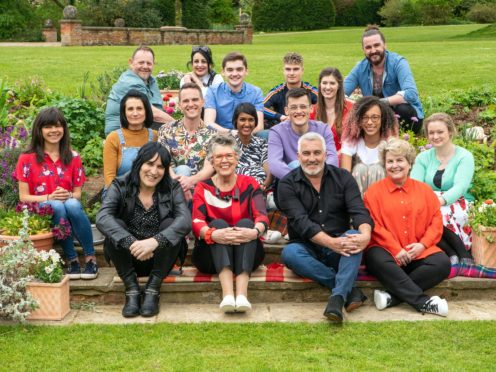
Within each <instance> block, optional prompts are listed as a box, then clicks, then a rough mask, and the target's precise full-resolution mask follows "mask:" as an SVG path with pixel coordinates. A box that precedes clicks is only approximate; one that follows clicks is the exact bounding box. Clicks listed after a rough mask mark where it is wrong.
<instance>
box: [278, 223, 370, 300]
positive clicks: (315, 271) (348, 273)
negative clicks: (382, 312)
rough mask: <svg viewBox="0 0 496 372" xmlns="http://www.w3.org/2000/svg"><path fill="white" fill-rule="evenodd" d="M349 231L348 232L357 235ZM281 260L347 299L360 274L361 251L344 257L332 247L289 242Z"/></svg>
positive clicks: (303, 275)
mask: <svg viewBox="0 0 496 372" xmlns="http://www.w3.org/2000/svg"><path fill="white" fill-rule="evenodd" d="M357 233H358V231H356V230H348V231H346V232H345V233H344V234H343V235H342V236H344V235H346V234H357ZM281 257H282V261H283V262H284V264H285V265H286V266H287V267H289V268H290V269H291V270H293V271H294V272H295V273H296V274H298V275H300V276H302V277H304V278H308V279H312V280H313V281H315V282H317V283H319V284H320V285H323V286H324V287H327V288H329V290H331V296H335V295H340V296H342V297H343V299H344V300H346V299H347V298H348V294H349V293H350V292H351V289H352V288H353V285H354V283H355V280H356V278H357V275H358V268H359V267H360V262H361V261H362V253H361V252H360V253H358V254H354V255H351V256H349V257H346V256H342V255H340V254H339V253H336V252H334V251H333V250H331V249H329V248H324V247H319V246H316V245H313V244H304V243H290V244H288V245H287V246H286V247H285V248H284V250H283V251H282V255H281Z"/></svg>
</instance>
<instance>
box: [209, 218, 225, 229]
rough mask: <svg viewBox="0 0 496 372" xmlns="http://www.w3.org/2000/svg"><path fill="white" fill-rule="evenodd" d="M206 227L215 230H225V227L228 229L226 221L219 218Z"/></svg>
mask: <svg viewBox="0 0 496 372" xmlns="http://www.w3.org/2000/svg"><path fill="white" fill-rule="evenodd" d="M208 225H209V226H210V227H215V228H216V229H225V228H226V227H229V224H228V223H227V222H226V221H224V220H223V219H220V218H219V219H216V220H213V221H211V222H210V223H209V224H208Z"/></svg>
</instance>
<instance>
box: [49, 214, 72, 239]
mask: <svg viewBox="0 0 496 372" xmlns="http://www.w3.org/2000/svg"><path fill="white" fill-rule="evenodd" d="M52 233H53V235H54V237H55V239H57V240H64V239H67V238H68V237H70V236H71V224H70V222H69V221H67V220H66V219H64V218H61V219H60V221H59V224H58V225H57V226H55V227H54V228H52Z"/></svg>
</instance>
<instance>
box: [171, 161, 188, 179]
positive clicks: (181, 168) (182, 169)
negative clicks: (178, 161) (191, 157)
mask: <svg viewBox="0 0 496 372" xmlns="http://www.w3.org/2000/svg"><path fill="white" fill-rule="evenodd" d="M174 173H175V174H176V175H177V176H186V177H189V176H191V168H190V167H188V166H187V165H184V164H183V165H178V166H177V167H176V168H174Z"/></svg>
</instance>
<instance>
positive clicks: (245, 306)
mask: <svg viewBox="0 0 496 372" xmlns="http://www.w3.org/2000/svg"><path fill="white" fill-rule="evenodd" d="M248 310H251V304H250V301H248V299H247V298H246V297H245V296H243V295H239V296H237V297H236V312H238V313H246V312H247V311H248Z"/></svg>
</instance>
